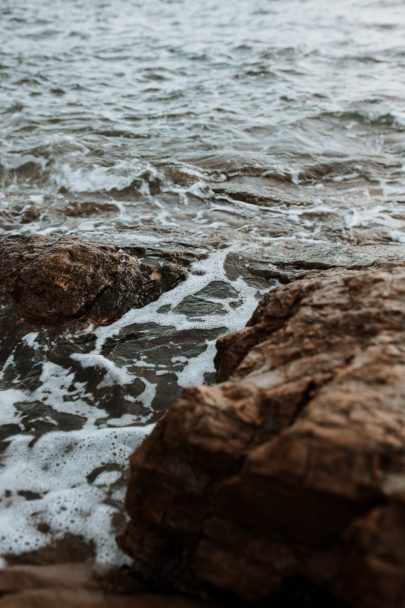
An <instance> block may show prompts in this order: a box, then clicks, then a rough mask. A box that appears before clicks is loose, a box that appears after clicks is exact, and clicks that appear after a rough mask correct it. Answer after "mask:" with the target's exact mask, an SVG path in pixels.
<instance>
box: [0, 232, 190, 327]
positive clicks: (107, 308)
mask: <svg viewBox="0 0 405 608" xmlns="http://www.w3.org/2000/svg"><path fill="white" fill-rule="evenodd" d="M0 252H1V257H2V267H1V271H0V290H1V291H0V293H2V294H3V295H5V296H7V297H8V298H9V301H11V303H12V305H13V308H14V309H15V311H16V313H17V314H18V315H21V316H22V317H24V318H25V319H26V320H28V321H31V322H34V323H45V324H52V323H61V322H62V323H63V322H65V321H70V320H74V319H80V318H85V320H86V321H88V322H94V323H97V324H101V325H104V324H108V323H110V322H112V321H113V320H115V319H116V318H117V317H119V316H120V315H122V314H123V313H125V312H126V311H127V310H129V309H130V308H133V307H136V308H140V307H142V306H145V305H146V304H148V303H149V302H151V301H153V300H156V299H157V298H158V297H159V296H160V295H161V294H162V293H163V292H164V291H167V290H168V289H170V288H172V287H174V286H175V285H176V284H177V283H178V282H179V281H181V280H182V279H184V278H185V272H184V270H183V269H182V268H181V267H180V266H178V265H175V264H171V263H166V264H158V265H150V264H144V263H142V262H140V261H139V260H138V258H137V257H136V256H135V255H132V254H130V253H127V252H125V251H124V250H123V249H120V248H119V247H115V246H112V245H108V244H103V243H89V242H86V241H83V240H81V239H78V238H73V237H63V236H62V237H59V238H48V237H43V236H31V237H21V236H11V237H5V238H2V239H1V240H0Z"/></svg>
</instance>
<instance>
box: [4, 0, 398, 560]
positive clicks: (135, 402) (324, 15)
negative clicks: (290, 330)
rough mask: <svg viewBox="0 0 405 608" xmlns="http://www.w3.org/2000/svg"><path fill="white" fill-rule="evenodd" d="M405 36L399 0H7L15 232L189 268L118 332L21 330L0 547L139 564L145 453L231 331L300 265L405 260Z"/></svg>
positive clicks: (9, 406)
mask: <svg viewBox="0 0 405 608" xmlns="http://www.w3.org/2000/svg"><path fill="white" fill-rule="evenodd" d="M404 39H405V6H404V4H403V2H399V1H398V2H395V1H392V0H389V1H388V0H372V1H365V0H350V1H349V0H341V1H340V2H337V3H325V2H324V1H323V0H284V1H283V2H280V1H279V0H278V1H277V0H251V1H249V2H247V1H246V0H234V1H233V2H225V0H221V1H220V2H218V0H217V1H216V2H213V1H212V0H206V1H205V2H200V1H199V0H166V1H164V0H149V1H146V0H142V1H141V0H138V1H135V0H116V1H112V0H111V1H106V0H52V2H51V1H50V0H30V2H26V1H25V0H19V1H18V2H15V1H11V0H3V1H2V3H1V6H0V233H1V234H12V233H42V234H51V235H54V234H55V235H60V234H63V233H64V234H75V235H81V236H83V237H84V238H86V239H93V240H100V241H108V242H114V243H116V244H118V245H120V246H129V247H136V248H139V251H143V253H144V254H145V255H160V256H162V255H163V257H164V256H165V255H167V256H169V255H170V254H173V253H180V254H181V255H182V256H183V257H184V259H187V260H188V261H189V262H191V266H190V267H189V269H188V278H187V280H186V281H185V282H184V283H182V284H180V285H179V286H178V287H177V288H176V289H175V290H173V291H172V292H168V293H166V294H164V295H163V296H162V297H161V298H160V300H159V301H158V302H155V303H152V304H150V305H148V306H146V307H145V308H143V309H141V310H132V311H129V312H128V313H127V314H126V315H125V316H124V317H122V318H121V319H120V320H118V321H117V322H115V323H114V324H112V325H110V326H108V327H103V328H94V327H89V328H80V330H79V329H77V328H76V329H75V328H70V329H69V328H67V329H66V328H64V329H63V330H59V329H49V328H48V329H44V328H41V327H25V328H18V330H17V329H16V328H14V327H10V331H9V333H7V332H6V333H7V335H3V336H1V338H0V361H1V362H2V366H3V367H2V371H1V374H0V389H1V412H0V416H1V421H2V429H1V438H2V445H3V448H4V454H3V459H2V463H1V466H2V468H1V470H0V491H1V496H2V498H1V499H0V504H1V505H2V507H3V508H2V511H1V513H0V554H2V555H3V556H7V555H9V554H10V553H12V554H17V553H24V552H32V551H33V550H35V549H38V548H40V547H43V546H45V545H47V544H49V543H50V542H55V541H57V540H58V539H60V538H62V537H63V535H65V534H66V533H70V534H75V535H82V536H84V538H85V540H86V542H87V543H88V544H89V547H93V546H94V550H95V552H96V553H97V555H98V558H99V560H100V561H111V560H113V561H116V562H117V561H120V560H122V559H123V556H122V555H121V554H120V553H119V551H118V550H117V549H116V548H115V546H114V543H113V541H112V534H111V530H113V529H116V528H117V527H118V525H119V521H120V519H119V517H118V515H117V514H119V513H120V512H122V497H123V488H124V485H125V472H126V458H127V456H128V454H129V453H130V452H131V451H132V449H133V448H134V447H135V446H136V445H137V444H138V443H139V441H140V439H141V437H142V436H143V435H144V433H146V432H147V430H148V429H149V428H150V427H149V426H148V425H149V424H150V423H153V422H154V421H156V420H157V419H158V418H159V416H160V415H161V414H162V412H163V411H164V410H165V408H166V407H167V405H168V403H169V402H170V401H171V400H172V399H173V398H174V397H175V396H176V395H177V394H178V393H179V391H180V390H181V388H182V387H184V386H189V385H192V384H194V383H196V382H203V381H207V382H210V381H212V380H213V371H214V370H213V364H212V359H213V354H214V352H215V346H214V345H215V340H216V339H217V338H218V337H219V336H220V335H223V334H224V333H227V332H228V331H231V330H234V329H238V328H240V327H242V326H243V325H244V324H245V322H246V321H247V319H248V318H249V316H250V314H251V313H252V311H253V310H254V307H255V305H256V301H257V298H258V297H260V294H261V293H263V292H264V291H266V290H267V289H269V288H271V287H274V286H276V285H277V284H278V279H281V280H284V278H283V273H285V268H286V266H288V267H290V268H292V267H294V269H295V270H297V271H299V268H300V265H301V266H302V267H303V268H304V267H305V268H316V267H323V266H325V267H326V266H328V265H334V264H337V263H342V264H344V263H347V260H349V261H353V260H354V262H353V263H356V256H357V255H359V256H360V258H361V256H363V255H364V256H365V257H366V258H367V259H366V261H368V262H369V261H370V260H372V259H373V256H374V255H375V256H377V257H384V256H387V255H394V256H395V255H403V246H402V245H401V244H405V236H404V231H403V228H404V224H405V213H404V210H403V204H404V202H405V180H404V177H405V162H404V154H405V137H404V135H405V110H404V107H405V106H404V101H405V99H404V98H405V83H404V79H403V73H404V68H405V50H404V46H403V40H404ZM355 246H356V247H357V249H355V248H354V247H355ZM356 252H359V253H356ZM294 256H295V258H294ZM117 522H118V523H117Z"/></svg>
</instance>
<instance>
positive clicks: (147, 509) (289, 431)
mask: <svg viewBox="0 0 405 608" xmlns="http://www.w3.org/2000/svg"><path fill="white" fill-rule="evenodd" d="M404 321H405V266H404V265H403V264H402V265H401V264H400V265H398V266H397V267H394V266H393V267H385V268H370V269H367V270H343V269H333V270H328V271H324V272H320V273H318V274H316V275H314V276H308V277H306V278H303V279H300V280H297V281H294V282H292V283H290V284H288V285H285V286H283V287H280V288H279V289H277V290H275V291H273V292H270V293H269V294H268V295H267V296H266V297H265V298H264V300H263V301H262V302H261V304H260V305H259V306H258V308H257V310H256V312H255V313H254V315H253V317H252V319H251V321H250V322H249V324H248V326H247V327H246V328H245V329H244V330H242V331H240V332H236V333H234V334H231V335H229V336H227V337H225V338H223V339H222V340H220V342H219V345H218V354H217V358H216V366H217V370H218V379H219V380H220V381H222V383H221V384H218V385H217V386H211V387H209V386H197V387H195V388H190V389H186V390H185V391H184V392H183V394H182V396H181V397H180V398H179V399H178V400H177V401H176V402H175V403H174V404H173V405H172V406H171V407H170V408H169V410H168V412H167V413H166V415H165V416H164V417H163V419H162V420H161V421H160V422H159V423H158V425H157V426H156V428H155V429H154V431H153V432H152V434H151V435H150V436H149V437H148V438H147V439H146V440H145V441H144V443H143V444H142V445H141V446H140V447H139V448H138V450H137V451H136V452H135V453H134V454H133V455H132V457H131V474H130V480H129V487H128V492H127V499H126V506H127V510H128V513H129V516H130V519H131V521H130V523H129V524H128V526H127V528H126V531H125V533H124V534H123V535H122V536H121V538H120V543H121V546H123V547H124V548H125V550H126V551H127V552H128V553H129V554H130V555H132V557H133V565H132V569H133V571H134V573H135V574H136V575H137V576H138V577H139V578H140V579H141V580H143V581H147V582H148V583H149V584H150V585H152V586H154V587H158V586H163V587H165V586H166V587H169V588H170V587H171V588H173V587H174V588H176V587H177V588H189V589H194V590H196V589H197V590H199V591H202V590H204V591H207V590H208V591H210V590H211V591H212V590H214V591H216V592H218V591H220V592H221V593H226V594H230V595H232V596H233V597H239V598H243V599H244V600H248V601H258V600H264V599H266V598H269V597H272V596H273V595H274V594H276V593H278V592H279V590H280V589H281V588H283V587H285V586H286V585H287V586H288V585H289V582H290V581H293V580H295V578H296V577H297V576H301V577H303V578H304V579H305V580H306V581H310V582H311V583H313V584H315V585H320V586H321V587H323V588H325V589H328V590H330V591H331V592H332V593H333V594H335V595H336V597H339V598H341V599H342V600H343V601H346V602H348V603H349V604H350V605H352V606H356V607H357V606H358V607H361V608H377V607H381V606H401V605H402V602H403V600H404V584H403V580H404V573H405V554H404V551H403V546H404V542H403V539H404V537H405V507H404V479H403V470H404V461H405V451H404V428H405V408H404V403H405V332H404Z"/></svg>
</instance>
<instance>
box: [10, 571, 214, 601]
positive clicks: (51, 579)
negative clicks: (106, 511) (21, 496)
mask: <svg viewBox="0 0 405 608" xmlns="http://www.w3.org/2000/svg"><path fill="white" fill-rule="evenodd" d="M39 607H40V608H55V607H58V608H204V607H205V608H214V606H213V604H207V603H205V602H204V603H203V602H200V601H198V600H193V599H189V598H184V597H180V596H178V595H177V596H170V595H165V596H159V595H156V594H150V593H145V592H144V591H142V590H141V589H139V586H138V587H137V586H136V585H134V584H133V582H132V581H131V580H130V578H129V577H128V575H126V573H125V571H123V572H121V571H115V572H114V571H111V572H109V571H100V572H96V571H94V570H93V568H92V566H91V564H89V563H82V564H61V565H58V566H48V567H44V566H18V567H12V568H5V569H4V570H0V608H39Z"/></svg>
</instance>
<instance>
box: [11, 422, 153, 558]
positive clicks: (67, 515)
mask: <svg viewBox="0 0 405 608" xmlns="http://www.w3.org/2000/svg"><path fill="white" fill-rule="evenodd" d="M151 429H152V426H148V427H143V428H142V427H129V428H116V429H100V430H98V431H96V432H94V431H93V432H91V433H90V432H88V431H77V432H69V433H62V432H56V433H48V434H46V435H44V436H43V437H41V438H40V439H39V440H38V441H36V442H35V443H34V444H33V445H32V439H33V438H32V437H30V436H17V437H15V438H14V439H12V440H11V442H10V445H9V447H8V448H7V449H6V451H5V453H4V455H3V459H2V463H1V468H0V506H1V509H0V555H3V556H6V555H7V554H9V553H12V554H18V553H22V552H25V551H33V550H36V549H39V548H41V547H44V546H45V545H47V544H48V543H49V541H50V540H53V541H55V540H58V539H60V538H62V537H63V536H64V535H65V534H66V533H70V534H75V535H80V536H81V537H83V538H84V540H85V541H88V542H94V543H95V548H96V553H97V560H98V561H99V562H100V563H111V562H114V563H120V562H123V561H124V560H125V557H124V556H123V554H122V553H121V552H120V551H119V549H118V547H117V546H116V544H115V541H114V534H113V531H112V529H111V517H112V515H113V514H114V512H116V510H117V509H116V507H113V506H111V504H106V502H104V501H105V499H106V496H107V490H108V489H109V491H110V495H111V497H112V498H113V500H114V501H118V504H119V503H120V502H122V500H123V488H122V484H121V487H119V488H117V489H115V488H114V485H112V487H111V484H114V483H115V482H117V481H118V480H119V479H120V478H121V474H122V471H123V470H125V468H126V466H127V464H126V463H127V458H128V456H129V454H130V453H131V452H132V451H133V450H134V449H135V448H136V447H137V445H139V444H140V443H141V441H142V440H143V438H144V437H145V436H146V435H147V434H148V433H149V432H150V431H151ZM106 465H113V466H114V467H115V468H114V470H112V471H105V470H102V469H101V470H100V473H99V474H97V471H98V469H99V468H100V467H101V468H102V467H103V466H106ZM91 474H93V475H92V476H91ZM89 476H91V477H90V478H89ZM93 478H94V479H93ZM91 480H93V481H91ZM27 490H29V491H30V492H31V493H33V494H31V496H29V497H27V495H26V494H25V496H24V493H26V492H27ZM29 498H32V499H29ZM39 524H42V525H43V524H45V525H47V526H49V528H50V531H51V532H50V533H49V534H47V533H44V532H41V531H39V530H38V525H39Z"/></svg>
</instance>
